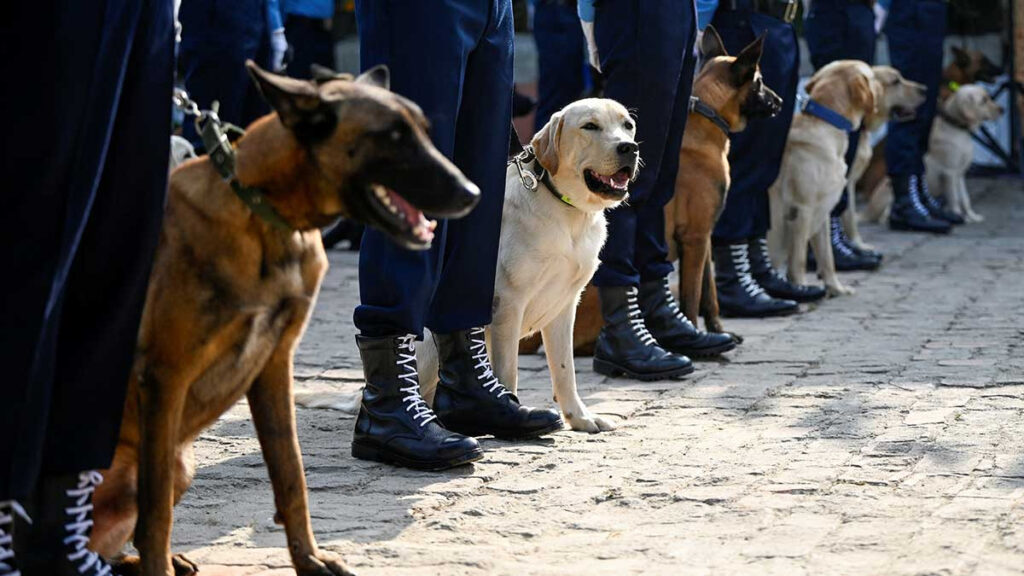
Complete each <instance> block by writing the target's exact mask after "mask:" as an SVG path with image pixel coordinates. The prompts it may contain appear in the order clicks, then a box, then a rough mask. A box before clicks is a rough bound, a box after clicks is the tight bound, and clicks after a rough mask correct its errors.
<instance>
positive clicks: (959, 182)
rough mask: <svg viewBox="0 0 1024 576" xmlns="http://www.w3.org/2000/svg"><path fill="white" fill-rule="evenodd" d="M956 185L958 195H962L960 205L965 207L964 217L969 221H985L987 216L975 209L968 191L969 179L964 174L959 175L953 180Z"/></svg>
mask: <svg viewBox="0 0 1024 576" xmlns="http://www.w3.org/2000/svg"><path fill="white" fill-rule="evenodd" d="M953 183H954V185H955V186H956V189H957V195H959V196H960V205H961V206H963V208H964V218H966V219H967V221H968V222H984V221H985V217H984V216H982V215H981V214H978V213H977V212H975V211H974V207H973V206H972V205H971V195H970V193H968V192H967V181H966V180H965V179H964V177H963V175H959V174H958V175H957V176H955V177H954V180H953Z"/></svg>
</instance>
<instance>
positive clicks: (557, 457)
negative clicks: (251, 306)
mask: <svg viewBox="0 0 1024 576" xmlns="http://www.w3.org/2000/svg"><path fill="white" fill-rule="evenodd" d="M971 187H972V189H974V190H975V191H976V196H982V194H981V193H982V192H986V193H985V194H984V196H983V197H981V198H979V201H978V208H979V210H980V212H982V213H983V214H985V215H986V216H988V218H989V220H988V221H987V222H986V223H984V224H981V225H974V226H970V227H965V228H959V229H957V230H956V232H955V234H953V235H952V236H949V237H929V236H922V235H908V234H903V235H899V234H893V233H890V232H888V231H886V230H884V229H882V228H880V227H877V226H866V227H865V232H866V234H865V235H866V237H867V239H868V240H869V241H871V242H873V243H875V244H876V245H877V246H878V247H880V248H881V249H882V250H884V251H885V253H886V255H887V257H886V264H885V266H884V268H883V269H882V270H881V271H880V272H878V273H875V274H863V273H858V274H846V275H844V281H848V282H849V284H850V285H852V286H854V287H855V288H856V289H857V294H856V295H854V296H852V297H845V298H840V299H834V300H829V301H827V302H824V303H821V304H820V305H817V306H812V307H810V308H808V309H807V310H806V311H805V312H804V313H803V314H800V315H797V316H793V317H789V318H783V319H773V320H762V321H750V320H743V321H740V320H731V321H728V322H727V324H726V325H727V327H728V328H730V329H732V330H735V331H737V332H739V333H741V334H743V335H744V336H746V338H747V341H746V343H745V344H744V345H743V346H742V347H741V348H740V349H738V350H737V351H736V352H734V353H732V354H730V355H729V357H728V359H726V360H725V361H722V362H710V363H702V364H699V365H698V368H699V369H698V371H697V372H696V373H695V374H694V375H693V376H691V377H690V378H688V379H686V380H683V381H678V382H663V383H654V384H641V383H635V382H630V381H626V380H616V379H607V378H604V377H602V376H599V375H597V374H595V373H594V372H593V371H592V369H591V366H590V359H589V358H582V359H577V362H576V365H577V371H578V374H579V380H580V385H581V388H582V391H583V394H584V398H585V401H587V403H588V404H589V405H590V406H591V407H592V408H593V409H594V410H595V411H597V412H600V413H603V414H610V415H613V416H614V417H615V418H617V419H618V420H619V421H620V424H621V426H620V428H619V429H618V430H616V431H614V432H607V433H603V434H600V435H587V434H581V433H574V432H571V431H564V432H560V433H557V434H555V435H554V436H552V437H551V438H548V439H544V440H542V441H537V442H526V443H508V442H501V441H496V440H493V439H485V440H483V445H484V447H485V448H486V450H487V456H486V458H485V459H484V460H483V461H482V462H480V463H478V464H477V465H475V466H470V467H465V468H462V469H459V470H453V471H449V472H445V473H421V472H413V471H409V470H403V469H397V468H392V467H388V466H384V465H378V464H372V463H367V462H362V461H358V460H355V459H353V458H352V457H351V455H350V454H349V445H350V442H351V437H352V427H353V418H352V416H350V415H348V414H346V413H344V412H339V411H336V410H330V409H311V408H300V409H299V411H298V420H299V424H300V434H299V435H300V440H301V442H302V447H303V452H304V457H305V465H306V472H307V475H308V479H309V486H310V500H311V507H312V514H313V525H314V529H315V531H316V533H317V536H318V539H319V542H320V544H321V545H322V546H323V547H325V548H328V549H330V550H334V551H337V552H340V553H342V554H344V555H345V557H346V558H347V560H348V561H349V563H350V564H351V565H352V566H353V567H354V568H356V569H357V570H358V571H359V572H360V574H371V575H375V574H379V575H383V574H387V575H414V574H416V575H439V574H441V575H448V574H471V575H483V574H544V575H563V574H587V575H603V574H608V575H612V574H615V575H621V574H688V575H690V574H781V575H787V576H791V575H800V574H815V575H827V574H843V575H847V574H885V575H902V574H906V575H925V574H929V575H931V574H935V575H947V574H949V575H952V574H979V575H996V574H1024V507H1022V500H1024V419H1022V416H1024V354H1022V351H1024V349H1022V345H1021V340H1022V335H1024V321H1022V319H1021V312H1022V310H1024V226H1022V225H1021V224H1020V223H1021V222H1024V193H1022V190H1021V184H1020V182H1019V181H1014V180H1004V181H996V180H985V181H975V182H972V183H971ZM331 263H332V268H331V272H330V274H329V275H328V278H327V280H326V282H325V284H324V287H323V291H322V293H321V297H320V301H319V304H318V306H317V310H316V312H315V314H314V316H315V317H314V319H313V322H312V324H311V325H310V327H309V331H308V332H307V334H306V337H305V340H304V341H303V343H302V346H301V349H300V351H299V354H298V357H297V364H298V370H297V372H298V379H299V383H298V389H299V390H300V391H301V394H302V395H301V399H302V400H303V401H304V402H306V403H309V402H310V401H313V400H323V399H325V398H326V399H329V400H332V401H335V402H338V403H341V404H345V403H346V402H351V400H352V399H353V398H354V397H355V394H356V393H357V392H358V389H359V387H360V385H361V382H360V379H361V373H360V371H359V369H358V368H359V363H358V356H357V352H356V347H355V343H354V332H353V328H352V326H351V314H352V309H353V307H354V306H355V304H356V301H357V296H358V290H357V283H356V258H355V256H354V255H353V254H351V253H346V252H334V253H332V254H331ZM522 371H523V374H522V377H521V379H520V382H521V384H520V386H521V395H522V396H523V398H524V400H525V401H526V402H528V403H533V404H543V405H550V404H551V394H550V384H549V381H548V375H547V370H546V368H545V366H544V360H543V357H541V356H531V357H526V358H524V359H523V362H522ZM196 452H197V457H198V462H199V470H198V473H197V477H196V481H195V484H194V485H193V486H192V488H191V490H190V491H189V492H188V493H187V494H186V496H185V498H184V501H183V502H182V503H181V504H180V505H179V506H178V508H177V510H176V514H177V522H176V526H175V531H174V548H175V551H177V552H185V553H186V554H187V555H188V556H189V557H190V558H192V559H193V560H195V561H197V562H199V563H200V564H201V565H202V566H203V567H204V569H203V571H202V572H203V573H204V574H211V575H212V574H235V575H239V576H241V575H249V574H290V573H292V572H291V570H290V569H289V568H288V566H289V560H288V557H287V553H286V551H285V537H284V533H283V530H282V529H281V528H280V527H278V526H276V525H274V523H273V521H272V517H273V512H274V511H273V503H272V496H271V490H270V485H269V482H268V481H267V478H266V471H265V469H264V466H263V463H262V460H261V456H260V453H259V446H258V444H257V441H256V439H255V434H254V431H253V427H252V425H251V423H250V421H249V418H248V408H247V407H246V406H245V405H244V404H242V405H240V406H238V407H236V408H235V409H234V410H232V411H231V412H229V413H228V414H227V415H225V416H224V418H222V419H221V420H220V421H219V422H218V423H217V424H216V426H214V427H213V428H212V429H210V430H209V431H207V433H206V434H204V435H203V436H202V437H201V438H200V440H199V441H198V443H197V446H196Z"/></svg>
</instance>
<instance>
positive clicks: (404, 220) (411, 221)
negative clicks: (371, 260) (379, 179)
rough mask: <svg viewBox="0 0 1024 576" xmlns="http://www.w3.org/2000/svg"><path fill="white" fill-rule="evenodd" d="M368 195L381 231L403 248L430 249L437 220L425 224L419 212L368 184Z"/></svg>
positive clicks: (394, 194) (392, 193)
mask: <svg viewBox="0 0 1024 576" xmlns="http://www.w3.org/2000/svg"><path fill="white" fill-rule="evenodd" d="M368 195H369V196H370V204H371V205H373V208H374V212H375V213H376V215H377V220H378V221H379V222H378V224H379V227H380V228H382V229H383V230H384V231H385V232H387V233H389V234H391V236H392V237H393V238H394V239H395V240H396V241H397V242H399V243H400V244H403V245H404V246H405V247H406V248H409V249H412V250H423V249H426V248H428V247H430V243H431V242H432V241H433V240H434V229H435V228H436V227H437V220H428V219H427V217H426V216H425V215H424V214H423V212H422V211H420V210H419V209H417V208H416V207H415V206H413V205H412V204H410V203H409V201H408V200H406V199H405V198H402V197H401V196H400V195H399V194H398V193H397V192H395V191H394V190H392V189H390V188H388V187H386V186H381V185H379V184H371V185H370V194H368Z"/></svg>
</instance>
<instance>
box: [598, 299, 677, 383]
mask: <svg viewBox="0 0 1024 576" xmlns="http://www.w3.org/2000/svg"><path fill="white" fill-rule="evenodd" d="M637 292H638V290H637V288H636V287H635V286H611V287H601V288H598V294H599V295H600V297H601V315H602V316H604V327H603V328H601V333H600V334H599V335H598V336H597V343H596V344H595V345H594V371H595V372H597V373H598V374H604V375H605V376H621V375H623V374H624V375H626V376H628V377H630V378H635V379H637V380H643V381H648V382H649V381H654V380H666V379H669V378H678V377H680V376H685V375H686V374H689V373H691V372H693V362H691V361H690V359H689V358H687V357H686V356H680V355H678V354H673V353H672V352H669V351H667V350H665V349H664V348H662V347H661V346H658V342H657V341H656V340H655V339H654V336H652V335H651V333H650V332H649V331H648V330H647V326H646V325H645V324H644V317H643V313H642V312H641V311H640V303H639V300H638V298H637Z"/></svg>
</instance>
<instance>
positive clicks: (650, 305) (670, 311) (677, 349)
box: [639, 278, 736, 358]
mask: <svg viewBox="0 0 1024 576" xmlns="http://www.w3.org/2000/svg"><path fill="white" fill-rule="evenodd" d="M639 299H640V311H641V312H643V314H644V324H645V325H646V326H647V329H648V330H649V331H650V332H651V335H652V336H654V339H655V340H657V341H658V345H660V346H661V347H662V348H664V349H665V350H668V351H669V352H673V353H675V354H681V355H683V356H689V357H691V358H693V357H707V356H717V355H719V354H721V353H723V352H728V351H729V350H732V349H733V348H735V347H736V341H735V340H733V338H732V336H731V335H729V334H716V333H709V332H701V331H700V330H698V329H697V327H696V326H694V325H693V323H692V322H690V320H689V318H687V317H686V315H685V314H683V311H682V310H680V309H679V303H678V302H677V301H676V298H675V296H673V295H672V290H671V289H670V288H669V285H668V278H662V279H661V280H651V281H650V282H644V283H642V284H640V293H639Z"/></svg>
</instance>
